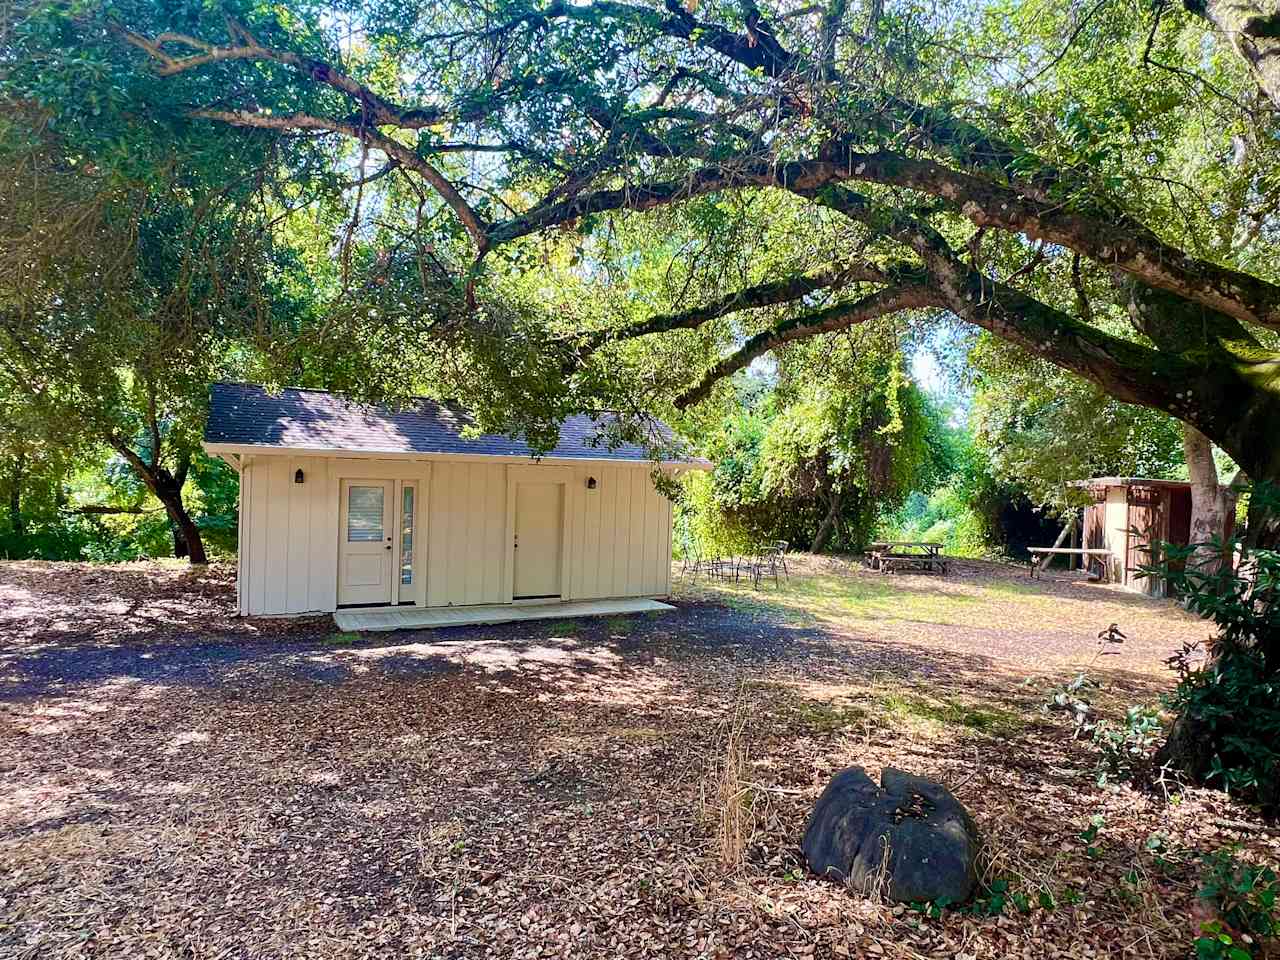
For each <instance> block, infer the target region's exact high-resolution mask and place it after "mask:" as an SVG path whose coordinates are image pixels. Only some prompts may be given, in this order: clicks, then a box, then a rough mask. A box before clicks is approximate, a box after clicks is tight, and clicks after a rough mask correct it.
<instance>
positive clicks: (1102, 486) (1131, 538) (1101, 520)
mask: <svg viewBox="0 0 1280 960" xmlns="http://www.w3.org/2000/svg"><path fill="white" fill-rule="evenodd" d="M1079 485H1080V486H1081V487H1084V488H1085V489H1086V490H1087V491H1088V492H1089V494H1090V496H1091V497H1092V500H1093V502H1092V503H1091V504H1089V505H1088V506H1086V507H1085V510H1084V546H1085V547H1086V548H1089V549H1096V550H1107V551H1108V553H1109V557H1108V558H1107V574H1108V579H1109V580H1111V582H1112V583H1119V584H1122V585H1124V586H1126V587H1128V588H1129V589H1131V590H1136V591H1139V592H1142V593H1147V594H1150V595H1151V596H1164V594H1165V584H1164V581H1163V580H1160V579H1158V578H1155V577H1140V576H1139V575H1138V573H1139V570H1140V569H1141V567H1142V566H1143V565H1144V564H1148V563H1151V562H1152V559H1153V551H1155V552H1156V558H1157V559H1158V556H1159V554H1158V549H1159V548H1158V546H1156V545H1157V544H1160V543H1176V544H1185V543H1187V542H1188V541H1189V539H1190V536H1191V484H1189V483H1186V482H1185V481H1181V480H1150V479H1146V478H1142V477H1094V478H1093V479H1091V480H1085V481H1081V482H1080V484H1079Z"/></svg>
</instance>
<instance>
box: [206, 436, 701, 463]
mask: <svg viewBox="0 0 1280 960" xmlns="http://www.w3.org/2000/svg"><path fill="white" fill-rule="evenodd" d="M201 446H202V447H203V448H204V452H205V453H207V454H208V455H209V456H211V457H221V456H224V455H237V456H250V455H253V454H262V455H268V456H269V455H273V454H278V455H285V454H291V455H293V456H305V457H343V458H347V459H360V460H465V461H499V462H502V463H528V462H530V461H533V462H545V463H559V464H570V463H610V464H632V465H636V466H640V465H644V464H652V463H653V461H652V460H637V459H635V458H634V457H553V456H544V457H522V456H519V455H517V454H496V453H448V452H439V453H430V452H421V451H405V450H351V449H347V448H342V447H305V446H284V445H281V444H274V443H221V442H217V441H210V440H206V441H204V442H203V443H202V444H201ZM658 463H659V465H661V466H663V467H675V468H678V469H683V470H711V469H712V468H713V464H712V463H711V462H710V461H708V460H702V459H692V460H660V461H658Z"/></svg>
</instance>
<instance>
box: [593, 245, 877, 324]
mask: <svg viewBox="0 0 1280 960" xmlns="http://www.w3.org/2000/svg"><path fill="white" fill-rule="evenodd" d="M888 279H889V276H888V274H887V273H886V271H885V270H883V269H882V268H880V267H877V266H876V265H875V264H873V263H867V262H864V261H855V262H852V263H846V264H841V265H840V266H838V267H827V268H825V269H823V270H818V271H815V272H814V273H806V274H801V275H799V276H794V277H785V278H783V279H781V280H769V281H766V282H764V283H758V284H755V285H754V286H750V287H744V288H742V289H741V290H734V291H733V292H732V293H729V294H726V295H725V296H723V297H720V298H719V299H717V300H712V301H711V302H710V303H706V304H703V305H702V306H700V307H694V308H693V309H691V310H684V311H681V312H678V313H664V314H658V315H657V316H653V317H650V318H649V319H647V320H642V321H640V322H639V323H636V324H633V325H631V326H629V327H623V328H622V329H621V330H608V331H601V332H600V333H599V334H598V335H597V337H598V339H599V342H600V343H604V342H607V341H608V340H630V339H633V338H635V337H644V336H648V335H649V334H652V333H666V332H668V331H670V330H694V329H697V328H698V327H700V326H702V324H704V323H706V322H707V321H708V320H714V319H715V318H716V317H723V316H725V315H727V314H730V313H736V312H737V311H739V310H750V309H752V308H755V307H768V306H775V305H777V304H779V303H790V302H791V301H792V300H798V299H800V298H801V297H804V296H807V295H808V294H810V293H814V292H815V291H818V290H827V289H831V290H838V289H840V288H841V287H842V286H844V285H845V284H846V283H850V282H853V281H866V282H871V283H884V282H886V281H888Z"/></svg>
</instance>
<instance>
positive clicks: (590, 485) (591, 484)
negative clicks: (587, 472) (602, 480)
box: [587, 477, 596, 490]
mask: <svg viewBox="0 0 1280 960" xmlns="http://www.w3.org/2000/svg"><path fill="white" fill-rule="evenodd" d="M595 488H596V478H595V477H587V489H588V490H594V489H595Z"/></svg>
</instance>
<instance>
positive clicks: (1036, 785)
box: [0, 558, 1280, 958]
mask: <svg viewBox="0 0 1280 960" xmlns="http://www.w3.org/2000/svg"><path fill="white" fill-rule="evenodd" d="M793 566H794V568H795V569H793V571H792V576H791V578H790V580H788V581H786V582H784V583H783V584H782V585H781V586H780V587H774V586H773V585H772V584H768V585H766V586H764V587H763V588H762V589H761V590H759V591H753V590H751V589H750V588H749V587H746V586H742V585H733V584H724V583H719V582H713V583H707V582H705V581H698V582H696V583H691V584H684V585H682V586H681V587H680V589H679V590H678V593H677V597H676V598H675V603H676V605H677V608H678V609H677V610H676V611H675V612H674V613H670V614H664V615H660V616H637V617H615V618H609V619H595V620H581V621H567V620H566V621H552V622H545V621H544V622H541V623H524V624H518V625H509V626H499V627H483V628H463V629H458V628H455V629H450V630H439V631H423V632H417V633H400V634H390V635H387V634H383V635H369V636H365V637H355V636H351V635H342V634H336V633H335V631H334V628H333V625H332V622H331V620H329V619H328V618H311V619H306V620H294V621H274V622H273V621H243V620H240V619H238V618H236V617H234V616H233V615H232V611H233V609H234V592H233V589H232V586H231V575H232V571H231V570H230V569H228V568H226V567H218V566H214V567H211V568H210V569H209V570H207V571H203V572H200V573H194V572H190V571H187V570H185V569H183V568H181V567H179V566H175V565H170V564H130V565H123V566H120V567H93V566H88V565H77V564H38V563H7V564H0V956H2V957H10V956H12V957H24V958H26V957H30V958H36V957H41V958H43V957H62V956H111V957H149V956H154V957H191V958H204V957H210V958H212V957H266V956H272V957H277V956H279V957H314V956H324V957H369V956H387V955H399V956H407V957H602V958H603V957H618V956H628V957H643V956H653V957H729V956H733V957H777V956H784V957H812V956H817V957H832V956H839V957H844V956H884V957H922V956H923V957H992V958H996V957H1028V958H1040V957H1058V956H1061V957H1103V956H1107V957H1111V956H1132V957H1185V956H1187V955H1188V952H1189V949H1190V944H1191V941H1192V939H1193V937H1194V936H1195V931H1196V929H1197V927H1198V924H1199V922H1200V920H1201V919H1203V917H1204V915H1205V912H1204V907H1203V904H1202V903H1201V902H1200V901H1198V899H1197V898H1196V896H1195V894H1196V889H1197V886H1198V876H1199V871H1200V865H1199V861H1198V857H1199V855H1200V854H1201V853H1204V852H1208V851H1213V850H1217V849H1220V848H1223V847H1228V846H1232V845H1235V844H1239V845H1240V846H1241V849H1242V855H1243V856H1245V857H1247V858H1251V859H1254V860H1257V861H1263V860H1266V861H1270V862H1276V861H1280V836H1278V835H1277V834H1276V833H1274V832H1272V831H1271V830H1269V829H1268V828H1266V827H1265V826H1264V825H1262V824H1260V823H1259V822H1258V821H1257V819H1256V817H1255V816H1254V815H1253V813H1252V812H1251V811H1250V810H1249V809H1248V808H1245V807H1243V806H1240V805H1237V804H1233V803H1232V802H1230V801H1229V800H1227V799H1226V798H1224V797H1222V796H1221V795H1219V794H1215V793H1211V792H1207V791H1202V790H1194V789H1179V788H1178V787H1177V786H1176V785H1174V786H1173V787H1172V790H1173V797H1172V799H1171V800H1169V801H1165V800H1163V799H1160V798H1157V797H1154V796H1151V795H1148V794H1142V793H1137V792H1134V791H1132V790H1129V789H1128V788H1124V787H1121V788H1118V789H1117V788H1102V787H1099V786H1098V785H1097V782H1096V776H1095V763H1096V753H1095V751H1094V749H1093V748H1092V746H1091V745H1090V744H1088V743H1087V742H1083V741H1079V740H1075V739H1073V738H1072V735H1071V733H1072V728H1071V724H1070V722H1069V720H1068V719H1067V718H1066V717H1064V716H1062V715H1061V714H1058V713H1051V712H1046V711H1045V710H1044V709H1043V704H1044V703H1045V702H1046V700H1047V699H1048V697H1049V695H1050V693H1051V690H1052V689H1053V687H1054V686H1055V685H1056V684H1059V683H1061V682H1063V681H1065V680H1067V679H1070V678H1071V677H1073V676H1075V675H1076V674H1078V673H1079V672H1080V671H1081V670H1082V669H1087V670H1088V671H1089V673H1090V674H1091V675H1092V676H1094V677H1096V678H1097V679H1098V680H1099V681H1100V682H1101V683H1102V685H1103V686H1102V688H1101V689H1100V690H1098V691H1097V692H1095V693H1094V694H1093V695H1092V696H1093V699H1094V701H1095V704H1096V706H1097V707H1098V708H1099V709H1100V710H1101V711H1102V712H1103V713H1104V714H1109V715H1112V716H1114V715H1115V714H1117V713H1118V712H1120V711H1121V710H1122V709H1123V707H1124V706H1125V705H1127V704H1129V703H1136V702H1140V701H1147V700H1152V699H1154V698H1155V697H1156V696H1157V695H1158V694H1159V693H1160V692H1161V691H1162V690H1165V689H1168V687H1169V686H1170V683H1171V677H1170V675H1169V673H1168V671H1167V670H1166V669H1165V667H1164V666H1163V663H1162V661H1163V660H1164V658H1165V657H1167V656H1168V655H1169V654H1171V653H1172V652H1174V651H1175V650H1176V649H1178V648H1179V647H1180V646H1181V645H1182V644H1183V643H1184V642H1194V641H1196V640H1200V639H1203V638H1204V637H1205V636H1207V632H1208V631H1207V628H1206V626H1205V625H1204V624H1203V623H1202V622H1200V621H1198V620H1196V619H1195V618H1193V617H1191V616H1189V615H1187V614H1186V613H1184V612H1183V611H1181V610H1180V609H1179V608H1177V607H1176V606H1174V605H1173V604H1170V603H1165V602H1156V601H1150V600H1146V599H1144V598H1140V597H1136V596H1133V595H1131V594H1126V593H1121V592H1118V591H1113V590H1109V589H1107V588H1103V587H1099V586H1096V585H1085V584H1080V583H1072V582H1032V581H1029V580H1028V579H1027V578H1026V576H1025V573H1024V572H1023V571H1020V570H1016V569H1013V568H1008V567H1002V566H999V565H995V564H973V563H966V564H961V565H959V566H958V567H957V568H955V569H954V570H953V572H952V574H951V575H949V576H948V577H947V578H945V579H942V578H937V577H927V576H911V575H902V576H894V577H883V576H880V575H879V574H875V573H870V572H867V571H864V570H862V569H861V568H859V567H858V566H857V565H856V564H853V563H848V562H843V561H833V560H816V559H808V558H798V559H797V561H796V562H795V563H794V564H793ZM1111 623H1115V624H1117V625H1118V626H1119V628H1120V629H1121V630H1123V631H1124V633H1125V634H1126V638H1127V639H1126V641H1125V642H1124V643H1123V644H1115V645H1110V646H1109V652H1108V653H1107V654H1105V655H1102V656H1099V652H1098V644H1097V641H1096V637H1097V633H1098V631H1099V630H1101V629H1103V628H1105V627H1107V626H1108V625H1109V624H1111ZM855 763H857V764H861V765H863V766H865V767H866V768H867V769H868V771H869V772H870V773H871V774H872V776H876V775H878V773H879V770H880V769H881V768H882V767H883V766H886V765H893V766H898V767H902V768H904V769H907V770H910V771H912V772H916V773H920V774H924V775H927V776H931V777H935V778H937V779H940V780H942V781H943V782H944V783H947V784H948V785H950V786H951V788H952V789H953V790H954V792H955V793H956V794H957V796H959V797H960V798H961V799H962V800H963V801H964V802H965V803H966V805H968V806H969V808H970V809H971V810H972V812H973V814H974V816H975V818H976V820H977V821H978V824H979V826H980V828H981V830H982V832H983V835H984V838H985V840H986V852H985V856H984V871H985V880H986V881H987V885H988V891H1001V890H1004V891H1007V894H1006V899H1007V901H1008V902H1007V904H1006V905H1005V909H1004V910H1003V911H1001V912H1000V913H999V915H995V916H990V915H982V914H984V913H993V912H995V911H994V910H993V909H990V908H991V907H992V904H991V893H990V892H988V893H987V894H984V899H983V901H982V903H983V905H985V906H986V907H987V908H988V909H986V910H985V911H984V910H969V911H946V912H944V913H943V914H942V915H941V916H940V917H932V916H927V915H924V914H922V913H920V912H919V911H916V910H913V909H911V908H909V907H905V906H902V905H892V904H886V903H882V902H878V901H874V900H868V899H866V898H863V897H859V896H854V895H852V894H850V893H848V892H846V891H845V890H843V889H841V888H839V887H838V886H836V885H834V884H832V883H830V882H827V881H823V880H819V879H817V878H815V877H812V876H810V875H808V874H807V872H806V871H805V869H804V865H803V862H802V859H801V857H800V852H799V842H800V838H801V836H802V834H803V830H804V825H805V819H806V817H807V814H808V810H809V808H810V806H811V805H812V803H813V800H814V799H815V798H816V797H817V795H818V793H819V792H820V791H821V789H822V787H823V786H824V785H825V783H826V782H827V781H828V780H829V779H830V777H831V776H832V775H833V774H834V773H836V772H837V771H839V770H840V769H842V768H844V767H846V766H848V765H850V764H855ZM1097 816H1100V817H1102V818H1103V820H1102V825H1101V827H1100V828H1099V830H1098V833H1097V837H1096V839H1094V840H1092V841H1091V842H1086V841H1085V840H1082V839H1081V837H1080V834H1081V832H1082V831H1084V830H1085V829H1086V828H1088V827H1089V826H1090V824H1091V822H1093V820H1092V818H1094V817H1097ZM1024 907H1025V909H1024Z"/></svg>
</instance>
